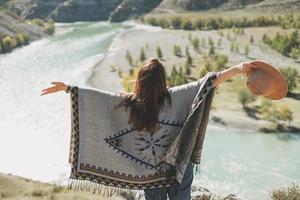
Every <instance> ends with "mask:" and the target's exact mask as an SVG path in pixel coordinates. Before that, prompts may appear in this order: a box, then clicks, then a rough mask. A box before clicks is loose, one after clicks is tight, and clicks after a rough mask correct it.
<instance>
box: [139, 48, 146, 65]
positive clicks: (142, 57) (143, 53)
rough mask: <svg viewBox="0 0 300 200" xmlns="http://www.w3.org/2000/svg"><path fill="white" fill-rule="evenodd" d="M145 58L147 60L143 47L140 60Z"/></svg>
mask: <svg viewBox="0 0 300 200" xmlns="http://www.w3.org/2000/svg"><path fill="white" fill-rule="evenodd" d="M145 60H146V54H145V50H144V48H143V47H142V48H141V52H140V61H141V62H144V61H145Z"/></svg>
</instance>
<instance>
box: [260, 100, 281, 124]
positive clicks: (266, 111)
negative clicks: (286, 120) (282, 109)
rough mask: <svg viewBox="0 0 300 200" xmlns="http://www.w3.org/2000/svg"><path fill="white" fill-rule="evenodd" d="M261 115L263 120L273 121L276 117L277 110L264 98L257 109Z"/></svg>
mask: <svg viewBox="0 0 300 200" xmlns="http://www.w3.org/2000/svg"><path fill="white" fill-rule="evenodd" d="M258 111H259V113H260V115H261V117H262V118H263V119H265V120H268V121H272V122H275V121H276V119H277V111H276V107H275V105H274V104H272V103H271V101H270V100H266V99H264V100H263V101H262V103H261V105H260V107H259V109H258Z"/></svg>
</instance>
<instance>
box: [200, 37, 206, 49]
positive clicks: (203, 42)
mask: <svg viewBox="0 0 300 200" xmlns="http://www.w3.org/2000/svg"><path fill="white" fill-rule="evenodd" d="M201 46H202V47H205V46H206V39H205V38H201Z"/></svg>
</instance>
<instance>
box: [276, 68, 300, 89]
mask: <svg viewBox="0 0 300 200" xmlns="http://www.w3.org/2000/svg"><path fill="white" fill-rule="evenodd" d="M279 70H280V72H281V73H282V74H283V76H284V77H285V79H286V82H287V85H288V90H289V92H291V91H292V90H293V89H295V88H297V82H298V79H299V78H298V70H296V69H295V68H292V67H285V68H280V69H279Z"/></svg>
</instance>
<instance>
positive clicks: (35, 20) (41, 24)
mask: <svg viewBox="0 0 300 200" xmlns="http://www.w3.org/2000/svg"><path fill="white" fill-rule="evenodd" d="M31 23H32V24H34V25H37V26H40V27H45V23H44V21H43V20H42V19H38V18H36V19H32V20H31Z"/></svg>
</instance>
